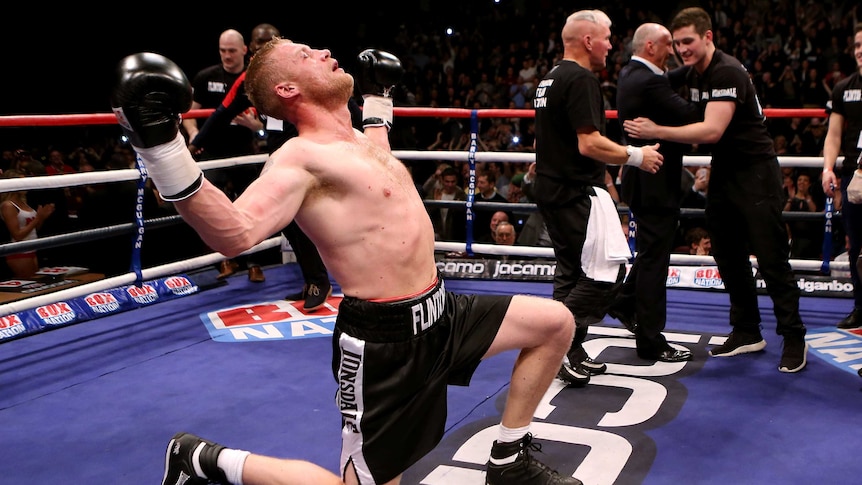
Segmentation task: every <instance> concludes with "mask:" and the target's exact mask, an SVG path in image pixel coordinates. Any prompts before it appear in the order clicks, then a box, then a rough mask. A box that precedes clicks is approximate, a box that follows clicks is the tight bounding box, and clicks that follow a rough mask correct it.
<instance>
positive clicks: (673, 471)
mask: <svg viewBox="0 0 862 485" xmlns="http://www.w3.org/2000/svg"><path fill="white" fill-rule="evenodd" d="M795 111H799V110H795ZM528 113H529V111H525V110H482V111H473V110H455V109H434V110H432V109H421V108H397V109H396V117H398V116H405V117H406V116H449V117H460V118H466V119H470V120H471V124H472V127H473V130H471V131H472V132H473V137H474V141H475V137H476V136H477V133H476V130H475V127H476V123H475V120H477V119H478V118H481V117H486V116H487V117H494V116H502V117H516V116H526V115H528ZM206 114H208V111H206V110H201V111H200V112H197V113H190V115H193V116H203V115H206ZM796 114H798V113H796ZM777 115H779V113H770V110H767V116H777ZM805 115H806V116H822V115H823V113H822V110H805ZM612 116H613V114H609V118H611V117H612ZM90 123H96V124H105V125H111V124H114V123H115V119H114V117H113V115H112V114H109V115H102V114H97V115H59V116H48V117H39V116H35V117H30V116H19V117H4V118H0V129H4V127H10V126H20V125H22V124H28V125H29V126H73V125H79V124H90ZM117 133H118V134H119V129H117ZM395 154H396V156H398V157H399V158H401V159H403V160H408V159H411V160H426V161H428V163H431V162H430V161H431V160H434V161H439V160H451V161H467V162H469V163H470V164H471V167H473V168H475V164H476V163H479V162H482V161H503V162H508V161H532V160H533V159H534V155H533V154H530V153H508V152H479V151H477V150H476V149H475V145H474V146H473V147H472V148H471V149H470V150H467V151H453V152H445V151H434V152H421V151H403V150H396V151H395ZM263 160H264V157H263V156H257V155H253V156H248V157H237V158H233V159H226V160H221V161H214V162H201V165H202V168H204V169H205V170H210V169H215V168H226V167H231V166H235V165H239V164H247V163H261V162H263ZM685 163H686V164H705V163H708V159H707V158H706V157H686V160H685ZM781 163H782V165H786V164H790V165H797V166H818V165H817V163H818V160H815V159H810V158H808V159H804V158H790V159H786V158H782V159H781ZM471 176H475V171H471ZM141 180H143V176H142V172H140V171H139V170H135V169H130V170H114V171H110V172H93V173H82V174H70V175H56V176H45V177H28V178H24V179H15V180H0V192H2V191H12V190H36V189H42V188H47V187H73V186H80V185H86V184H94V183H115V182H119V181H136V182H138V181H141ZM447 204H448V203H447ZM467 207H468V209H469V210H496V209H508V210H512V209H514V210H518V211H524V212H529V211H532V210H535V206H533V205H531V204H514V205H513V204H506V205H505V206H504V207H498V206H496V205H494V204H488V203H482V202H475V201H472V200H468V201H467ZM623 210H624V209H621V214H622V213H623ZM834 216H835V214H833V213H826V212H824V213H820V214H816V217H820V218H822V219H823V222H824V230H828V229H829V227H830V226H829V224H830V222H831V218H832V217H834ZM133 219H134V222H132V223H129V224H122V225H116V226H109V227H104V228H99V229H91V230H85V231H80V232H76V233H73V234H62V235H56V236H48V237H44V238H40V239H37V240H35V241H28V242H19V243H6V244H3V245H0V255H6V254H11V253H16V252H21V251H24V250H31V249H36V250H41V249H45V248H55V247H62V246H63V245H66V244H69V243H71V242H80V241H87V240H92V239H98V238H104V237H107V236H109V235H115V234H131V235H134V236H135V237H134V238H133V244H132V245H131V247H130V248H129V251H130V252H132V253H133V256H132V258H131V260H132V265H131V268H130V270H129V272H128V273H126V274H122V275H116V276H106V277H104V278H101V279H97V280H96V281H91V282H85V283H83V284H77V285H75V286H73V287H69V288H62V289H59V290H56V291H49V292H45V293H42V294H39V295H37V296H30V297H27V298H20V299H16V300H14V301H10V302H7V303H2V304H0V332H5V333H0V417H2V422H3V423H4V426H3V429H4V431H3V433H0V445H2V446H3V449H4V450H5V451H6V457H5V459H4V460H3V461H2V462H0V477H4V478H3V481H4V482H5V481H6V480H9V482H8V483H94V482H99V481H106V480H111V481H122V482H125V483H157V482H158V481H159V480H160V479H161V473H162V463H163V453H164V446H165V445H166V444H167V440H168V439H169V438H170V436H171V435H173V433H174V432H176V431H179V430H185V431H190V432H194V433H197V434H200V435H202V436H205V437H207V438H209V439H214V440H217V441H220V442H222V443H224V444H227V445H229V446H231V447H237V448H244V449H248V450H251V451H254V452H259V453H265V454H271V455H275V456H285V457H293V458H305V459H309V460H312V461H315V462H317V463H319V464H321V465H323V466H325V467H327V468H329V469H332V470H333V471H336V469H337V463H338V451H337V450H338V447H339V432H338V427H339V422H340V417H339V414H338V412H337V410H336V408H335V406H334V405H333V402H332V396H333V393H334V390H335V389H334V383H333V380H332V376H331V370H330V367H329V356H330V353H331V345H330V340H329V338H328V337H329V335H331V330H332V328H333V325H334V318H335V315H336V314H337V305H338V302H339V301H340V294H339V291H340V289H339V288H338V286H337V284H336V285H334V294H333V297H332V298H330V300H329V302H328V305H327V306H326V308H325V309H324V310H321V311H319V312H315V313H313V314H307V313H304V312H303V311H302V309H301V306H302V305H301V302H300V303H296V302H288V301H285V300H283V295H285V294H288V293H291V292H294V291H296V290H298V289H299V288H300V287H301V285H302V278H301V276H300V274H299V270H298V267H297V265H296V264H294V263H287V264H283V265H273V266H269V267H267V268H266V275H267V281H266V283H264V284H254V283H249V282H248V281H247V280H246V278H245V277H244V274H243V273H238V274H237V275H235V276H233V277H230V278H228V279H227V280H225V281H221V282H219V281H216V279H215V274H216V273H217V271H216V270H215V269H214V268H213V265H214V264H215V263H217V262H219V261H221V260H222V259H223V256H222V255H220V254H217V253H210V254H202V255H199V256H196V257H193V258H190V259H184V260H181V261H172V262H168V263H166V264H163V265H158V266H154V267H143V266H142V265H141V262H140V261H141V260H140V254H135V251H136V250H140V249H141V247H142V246H143V247H146V245H147V236H148V234H149V233H150V232H151V231H153V230H155V229H157V228H161V227H168V226H175V225H182V224H184V223H183V222H182V221H181V219H179V218H178V217H165V218H155V219H153V218H150V219H148V218H147V214H144V213H141V212H140V211H136V213H135V215H134V218H133ZM469 227H470V226H469V225H468V228H469ZM470 234H471V233H470V232H469V231H468V237H467V239H466V241H464V242H463V243H461V242H445V243H444V242H438V243H437V245H436V249H437V250H438V251H439V252H440V253H441V255H445V253H447V252H453V251H458V252H465V253H467V254H468V255H470V256H472V257H473V258H474V259H473V260H474V261H484V260H483V258H482V256H481V255H506V256H510V257H512V258H518V257H522V258H524V259H525V260H526V259H529V258H539V260H541V261H544V262H543V263H541V264H552V261H550V260H551V259H552V258H553V252H552V250H551V249H550V248H542V247H524V246H512V247H504V246H496V245H487V244H478V243H474V242H473V241H472V238H471V235H470ZM630 236H632V234H630ZM276 247H281V248H283V249H287V248H285V246H284V241H282V240H281V238H272V239H269V240H267V241H264V242H263V243H261V244H259V245H258V246H256V247H255V248H252V249H251V250H249V251H248V252H247V253H251V252H257V251H262V250H265V249H270V248H276ZM442 259H445V256H444V257H443V258H442ZM824 259H825V258H824ZM752 262H753V263H754V264H755V266H756V260H753V261H752ZM495 264H496V263H495ZM711 264H712V260H711V258H709V257H693V256H681V255H674V257H673V261H672V265H674V266H683V265H688V266H692V265H693V267H699V266H701V265H711ZM793 266H794V268H795V269H799V270H800V271H813V272H816V271H823V270H824V269H825V270H826V271H827V272H828V271H829V270H835V269H838V270H846V269H847V266H846V263H844V264H843V265H842V263H838V262H835V261H829V260H824V261H813V260H811V261H808V260H794V261H793ZM824 267H825V268H824ZM46 269H49V270H50V269H51V268H46ZM63 270H64V268H56V271H57V274H55V275H53V276H52V277H54V278H59V279H62V278H64V274H63V273H62V271H63ZM462 270H463V268H462V269H455V270H453V271H455V272H457V271H462ZM551 274H552V273H551ZM461 276H463V277H458V275H457V274H454V273H453V274H449V275H447V287H448V289H450V290H454V291H461V292H474V293H527V294H534V295H539V296H545V297H550V295H551V283H550V278H549V277H541V276H542V275H539V276H538V277H537V276H536V275H535V274H530V275H524V276H525V277H523V278H519V277H517V275H515V274H514V273H510V274H509V275H507V277H496V278H495V277H487V275H486V274H484V273H483V274H480V275H479V276H478V277H477V275H476V274H466V275H464V274H462V275H461ZM545 276H548V275H545ZM669 288H670V289H669V297H668V323H667V331H666V335H667V337H668V340H669V341H670V342H671V343H672V344H674V345H682V346H686V347H687V348H690V349H691V350H692V352H693V354H694V359H693V360H692V361H691V362H686V363H678V364H668V363H660V362H658V363H650V365H646V363H645V362H644V361H640V360H639V359H637V358H636V357H635V355H634V351H633V350H634V339H633V336H632V335H631V334H629V333H628V332H627V331H625V330H624V329H623V328H622V326H621V325H620V324H619V322H617V321H615V320H613V319H610V318H606V319H605V320H604V321H603V322H601V323H600V324H597V325H595V326H593V327H591V329H590V336H589V340H588V341H587V342H586V343H585V346H586V347H587V348H588V350H589V351H590V354H591V355H594V356H596V357H598V358H599V359H600V360H602V361H605V362H608V367H609V369H608V373H607V374H606V375H602V376H595V377H594V378H593V380H592V381H591V384H590V386H588V387H587V388H585V389H568V388H564V387H563V386H562V383H560V382H556V381H555V383H554V384H553V385H552V386H551V388H550V389H549V391H548V393H547V394H546V396H545V400H544V401H543V403H542V404H541V405H540V408H539V410H538V411H537V414H536V423H535V425H534V427H533V429H532V431H533V432H534V433H535V434H536V435H537V436H538V437H539V439H540V440H542V441H543V450H542V451H543V453H542V457H541V459H542V460H543V461H544V462H545V463H547V464H549V465H550V466H552V467H554V468H556V469H558V470H560V471H561V472H565V473H573V474H574V475H575V476H577V477H579V478H581V479H582V480H584V481H585V483H590V484H611V483H620V484H623V483H626V484H627V483H656V484H659V483H667V482H670V481H682V482H688V483H726V482H727V481H731V482H734V483H772V482H778V481H785V482H789V483H802V482H807V481H815V480H816V481H825V482H827V483H848V484H849V483H855V481H856V480H858V476H860V475H862V463H860V462H859V461H858V460H855V457H856V454H857V453H856V449H855V447H853V446H848V444H851V443H854V442H856V441H858V436H857V433H858V431H857V430H858V429H859V425H860V424H862V418H860V414H859V412H858V409H859V406H858V403H859V396H858V394H859V388H860V385H859V382H858V377H857V376H856V373H855V372H856V369H858V368H859V367H862V332H860V331H852V332H847V331H839V330H836V329H835V322H837V321H838V320H840V319H841V318H842V317H843V316H844V315H846V314H847V313H848V312H849V311H850V310H851V309H852V306H853V303H852V300H850V299H849V298H846V297H835V295H827V294H812V293H804V296H803V298H802V300H801V310H802V317H803V320H804V321H805V323H806V325H807V327H808V331H809V333H808V336H807V339H808V341H809V344H810V346H811V351H810V354H809V358H808V366H807V368H806V369H805V370H804V371H803V372H802V373H800V374H798V375H786V374H780V373H779V372H778V371H777V370H776V366H777V363H778V358H779V355H780V351H781V349H780V339H779V338H777V337H776V336H775V335H774V327H775V319H774V316H773V315H772V312H771V310H772V306H771V301H770V300H769V299H768V298H766V297H764V296H760V297H759V299H760V303H761V310H762V314H763V317H764V323H763V325H764V336H765V337H766V340H767V341H768V342H769V344H768V346H767V348H766V350H765V352H762V353H759V354H756V355H754V354H753V355H751V356H741V357H739V358H734V359H711V358H709V357H708V354H707V351H708V348H709V347H711V346H712V345H714V344H715V343H716V342H717V341H720V339H721V338H722V336H724V335H726V333H727V331H728V327H727V311H728V303H727V300H726V295H725V294H724V293H723V292H722V291H709V290H705V289H693V288H682V287H681V288H674V287H671V286H670V285H669ZM71 314H75V315H74V317H73V316H71ZM19 326H22V327H19ZM14 328H23V330H22V331H20V332H17V330H16V332H17V333H13V332H10V329H14ZM46 330H50V331H46ZM514 357H515V356H514V354H512V353H507V354H503V355H499V356H496V357H494V358H492V359H489V360H488V362H486V363H484V364H483V365H481V366H480V367H479V371H478V372H477V374H476V376H475V377H474V380H473V382H472V383H471V386H470V387H467V388H452V389H451V394H450V399H449V419H448V420H447V433H446V435H445V437H444V440H443V442H442V443H441V444H440V446H438V447H437V449H435V450H434V451H433V452H432V453H431V454H429V455H428V456H427V457H425V458H424V459H423V460H421V461H420V462H419V463H417V464H416V465H415V466H414V467H412V468H411V469H410V470H409V471H408V472H407V474H405V479H404V483H405V484H413V483H423V484H462V483H463V484H470V483H483V477H482V476H481V473H482V472H481V470H482V465H483V464H484V462H485V460H486V459H487V450H488V449H489V447H488V443H490V441H491V440H492V439H494V436H495V433H496V429H495V426H496V424H497V423H498V422H499V413H500V410H501V405H502V402H503V400H504V399H505V395H506V389H507V384H508V379H509V374H510V371H511V364H512V362H513V361H514ZM837 463H840V464H841V466H834V464H837ZM106 477H110V478H106ZM114 477H117V478H114Z"/></svg>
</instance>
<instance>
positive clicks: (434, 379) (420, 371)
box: [332, 278, 512, 485]
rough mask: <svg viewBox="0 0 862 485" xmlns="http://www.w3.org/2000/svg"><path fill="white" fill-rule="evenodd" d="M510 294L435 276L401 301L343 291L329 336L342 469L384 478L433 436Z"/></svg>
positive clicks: (430, 444)
mask: <svg viewBox="0 0 862 485" xmlns="http://www.w3.org/2000/svg"><path fill="white" fill-rule="evenodd" d="M511 300H512V297H511V295H506V296H496V295H494V296H491V295H482V296H477V295H459V294H455V293H450V292H447V291H446V290H445V288H444V285H443V280H442V279H441V278H438V279H437V283H436V284H435V285H434V286H433V287H431V288H430V289H429V290H428V291H426V292H424V293H422V294H421V295H419V296H416V297H414V298H409V299H406V300H397V301H391V302H384V303H378V302H372V301H366V300H360V299H357V298H351V297H344V299H343V300H342V301H341V304H340V306H339V309H338V318H337V320H336V324H335V333H334V335H333V341H332V342H333V359H332V370H333V373H334V375H335V379H336V381H337V382H338V391H337V393H336V404H337V405H338V407H339V409H340V411H341V422H342V428H341V437H342V448H341V470H342V471H344V470H346V467H347V465H348V463H351V462H352V463H353V467H354V469H355V470H356V473H357V474H358V477H359V483H362V484H363V485H370V484H375V483H385V482H388V481H390V480H392V479H393V478H395V477H397V476H398V475H400V474H401V473H403V472H404V471H405V470H407V468H408V467H410V465H412V464H414V463H416V462H417V461H418V460H419V459H420V458H422V457H423V456H425V455H426V454H427V453H428V452H429V451H431V450H432V449H433V448H434V447H435V446H436V445H437V444H438V443H439V442H440V440H441V439H442V437H443V432H444V429H445V425H446V406H447V403H446V389H447V386H448V385H449V384H453V385H460V386H466V385H469V383H470V378H471V377H472V375H473V372H475V370H476V368H477V367H478V366H479V362H480V361H481V360H482V356H484V355H485V353H486V352H487V350H488V348H489V347H490V346H491V343H492V342H493V341H494V338H495V337H496V335H497V331H498V330H499V328H500V324H501V323H502V321H503V317H504V316H505V314H506V311H507V310H508V308H509V303H510V302H511Z"/></svg>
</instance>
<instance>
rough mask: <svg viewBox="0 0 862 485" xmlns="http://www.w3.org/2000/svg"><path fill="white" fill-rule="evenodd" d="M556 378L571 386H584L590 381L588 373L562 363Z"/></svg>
mask: <svg viewBox="0 0 862 485" xmlns="http://www.w3.org/2000/svg"><path fill="white" fill-rule="evenodd" d="M557 378H559V379H560V380H561V381H563V382H565V383H566V384H568V385H569V386H572V387H584V386H586V385H587V384H589V383H590V374H589V373H587V372H582V371H579V370H578V369H576V368H574V367H572V366H570V365H569V364H567V363H565V362H564V363H563V365H561V366H560V370H559V372H557Z"/></svg>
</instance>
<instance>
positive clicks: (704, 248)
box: [685, 227, 712, 256]
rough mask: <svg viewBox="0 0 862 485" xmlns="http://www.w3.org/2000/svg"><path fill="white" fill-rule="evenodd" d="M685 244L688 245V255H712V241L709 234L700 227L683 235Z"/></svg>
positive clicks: (693, 228)
mask: <svg viewBox="0 0 862 485" xmlns="http://www.w3.org/2000/svg"><path fill="white" fill-rule="evenodd" d="M685 242H686V244H688V254H691V255H695V256H711V255H712V239H710V237H709V233H708V232H707V231H706V229H704V228H702V227H692V228H691V229H689V230H688V232H686V234H685Z"/></svg>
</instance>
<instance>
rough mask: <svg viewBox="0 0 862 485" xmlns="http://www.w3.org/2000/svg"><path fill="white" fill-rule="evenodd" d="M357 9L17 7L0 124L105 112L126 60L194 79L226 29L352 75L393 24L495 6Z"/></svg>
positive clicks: (2, 42)
mask: <svg viewBox="0 0 862 485" xmlns="http://www.w3.org/2000/svg"><path fill="white" fill-rule="evenodd" d="M503 2H504V3H508V4H509V5H504V6H503V7H501V8H512V5H513V4H516V3H518V1H516V0H503ZM180 3H182V4H181V5H180ZM189 3H191V2H189ZM361 3H362V4H366V3H368V4H370V5H362V6H360V2H348V3H347V4H344V3H342V2H337V3H336V2H321V1H314V0H312V1H311V2H304V3H302V2H296V1H289V2H266V3H258V4H257V5H254V4H252V3H250V2H237V3H236V4H235V6H236V7H237V8H233V9H227V10H221V11H219V10H215V9H213V8H212V7H211V6H209V7H207V6H204V4H201V3H199V2H195V3H194V4H192V5H195V6H197V9H195V8H192V6H191V5H186V3H185V2H175V4H176V5H174V6H172V7H170V8H165V7H161V8H160V7H157V4H156V3H149V2H148V3H145V4H140V5H139V8H133V7H132V6H131V5H130V4H110V7H109V8H116V9H122V10H124V12H101V13H98V12H93V11H89V12H84V11H83V10H82V9H81V8H80V7H79V8H71V7H70V5H68V4H67V5H66V6H65V7H62V8H49V7H47V6H43V5H42V4H39V5H38V6H36V2H31V4H30V5H27V4H20V5H18V6H16V9H19V8H20V9H23V10H24V11H23V12H22V13H21V15H18V16H15V17H13V16H11V15H10V16H8V17H6V21H5V22H4V24H6V25H4V27H3V28H0V48H2V51H0V52H2V58H3V61H4V62H3V65H4V66H5V68H4V69H3V73H2V78H3V82H2V84H3V88H2V89H0V115H11V114H49V113H50V114H54V113H95V112H110V103H109V95H110V89H111V85H112V80H113V77H114V68H115V66H116V65H117V63H118V62H119V60H120V59H122V58H123V57H124V56H126V55H129V54H133V53H136V52H141V51H153V52H157V53H160V54H163V55H165V56H167V57H169V58H170V59H172V60H173V61H174V62H176V63H177V64H178V65H179V66H180V67H181V68H182V69H183V70H184V71H185V72H186V75H187V76H188V77H189V78H191V77H193V76H194V74H195V73H196V72H197V71H198V70H200V69H201V68H204V67H207V66H210V65H213V64H218V63H219V62H220V61H219V55H218V36H219V34H220V33H221V32H222V31H223V30H225V29H228V28H234V29H237V30H239V32H240V33H242V34H243V36H244V37H245V40H246V43H248V36H249V35H250V33H251V29H252V28H253V27H254V26H255V25H257V24H259V23H263V22H268V23H271V24H273V25H275V26H276V27H278V28H279V30H281V32H282V35H283V36H285V37H288V38H291V39H293V40H295V41H298V42H302V43H306V44H309V45H311V46H312V47H321V48H322V47H325V48H329V49H330V50H332V51H333V57H335V58H336V59H338V60H339V62H340V63H341V65H342V66H344V67H345V68H349V67H350V65H351V64H352V61H353V58H354V57H355V56H356V54H358V53H359V52H360V51H361V50H363V49H365V48H368V47H379V48H386V45H385V44H386V43H391V42H392V40H393V39H394V37H395V33H396V32H397V29H398V28H399V19H400V21H404V22H406V21H409V22H417V20H418V19H421V21H422V22H425V23H427V24H429V25H433V24H436V23H437V19H439V18H446V17H448V18H450V19H454V20H455V21H456V23H457V18H458V16H459V15H461V14H462V13H463V12H465V11H469V10H470V8H483V9H484V8H492V6H493V5H494V4H493V1H492V0H482V1H477V2H472V1H471V2H469V3H472V4H481V5H480V6H479V7H470V6H467V7H466V8H465V6H464V5H460V6H459V3H460V4H463V3H466V2H463V1H461V2H458V1H452V0H433V2H432V1H431V0H425V1H415V0H403V1H400V2H396V1H392V0H383V1H376V2H361ZM456 6H457V8H456ZM250 7H256V8H250ZM102 8H103V7H102ZM207 9H208V10H207ZM432 9H433V13H432V12H431V10H432ZM442 22H444V21H443V20H440V23H441V24H442ZM345 24H346V25H347V27H345ZM431 28H433V27H431ZM441 29H442V27H441Z"/></svg>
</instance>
